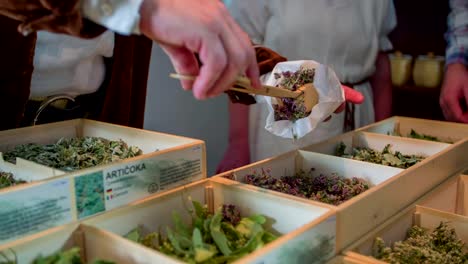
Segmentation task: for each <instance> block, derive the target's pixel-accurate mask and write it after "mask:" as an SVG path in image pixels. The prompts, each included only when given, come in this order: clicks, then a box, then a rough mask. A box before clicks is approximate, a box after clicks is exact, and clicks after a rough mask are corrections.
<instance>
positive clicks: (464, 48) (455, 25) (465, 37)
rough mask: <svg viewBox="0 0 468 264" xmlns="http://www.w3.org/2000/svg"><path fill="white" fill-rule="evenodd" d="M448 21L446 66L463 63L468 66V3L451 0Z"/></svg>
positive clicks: (461, 0)
mask: <svg viewBox="0 0 468 264" xmlns="http://www.w3.org/2000/svg"><path fill="white" fill-rule="evenodd" d="M450 8H451V12H450V14H449V16H448V19H447V32H446V34H445V39H446V41H447V48H446V51H445V64H446V65H448V64H452V63H463V64H464V65H466V66H468V1H466V0H450Z"/></svg>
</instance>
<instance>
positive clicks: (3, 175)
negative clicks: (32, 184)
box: [0, 171, 26, 189]
mask: <svg viewBox="0 0 468 264" xmlns="http://www.w3.org/2000/svg"><path fill="white" fill-rule="evenodd" d="M23 183H26V181H24V180H21V179H15V177H14V176H13V173H10V172H4V171H0V189H3V188H7V187H11V186H15V185H18V184H23Z"/></svg>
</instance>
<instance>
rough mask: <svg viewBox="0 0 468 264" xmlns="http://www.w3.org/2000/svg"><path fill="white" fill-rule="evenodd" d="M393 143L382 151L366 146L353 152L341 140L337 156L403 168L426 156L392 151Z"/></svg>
mask: <svg viewBox="0 0 468 264" xmlns="http://www.w3.org/2000/svg"><path fill="white" fill-rule="evenodd" d="M390 148H391V145H390V144H387V145H386V146H385V147H384V149H383V150H382V151H381V152H380V151H377V150H374V149H371V148H366V147H354V148H353V149H352V151H351V153H349V154H348V153H346V145H345V144H344V143H343V142H341V143H340V144H338V146H337V147H336V149H335V156H339V157H343V158H348V159H354V160H360V161H366V162H372V163H376V164H382V165H386V166H391V167H397V168H401V169H407V168H409V167H411V166H413V165H415V164H416V163H418V162H421V161H422V160H423V159H425V158H426V157H424V156H420V155H405V154H402V153H401V152H399V151H395V152H391V150H390Z"/></svg>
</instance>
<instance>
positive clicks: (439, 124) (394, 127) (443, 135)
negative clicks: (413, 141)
mask: <svg viewBox="0 0 468 264" xmlns="http://www.w3.org/2000/svg"><path fill="white" fill-rule="evenodd" d="M411 130H414V131H415V132H416V133H418V134H424V135H428V136H433V137H437V139H438V140H440V141H443V142H447V143H454V142H457V141H459V140H461V139H465V138H468V124H461V123H452V122H444V121H434V120H425V119H418V118H410V117H401V116H395V117H391V118H388V119H385V120H382V121H380V122H377V123H374V124H370V125H368V126H365V127H362V128H360V129H358V130H357V131H366V132H372V133H379V134H385V135H400V136H403V137H407V136H408V135H409V134H410V133H411Z"/></svg>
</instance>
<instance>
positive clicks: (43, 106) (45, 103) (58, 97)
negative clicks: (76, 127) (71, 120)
mask: <svg viewBox="0 0 468 264" xmlns="http://www.w3.org/2000/svg"><path fill="white" fill-rule="evenodd" d="M61 99H66V100H70V101H72V102H75V98H73V97H71V96H69V95H65V94H63V95H53V96H50V97H48V99H46V100H44V101H43V102H42V103H41V105H40V106H39V108H38V109H37V111H36V115H35V116H34V121H33V123H32V125H33V126H35V125H36V123H37V121H38V120H39V116H40V115H41V113H42V111H44V109H46V108H47V107H48V106H49V105H50V104H51V103H53V102H55V101H57V100H61Z"/></svg>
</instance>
